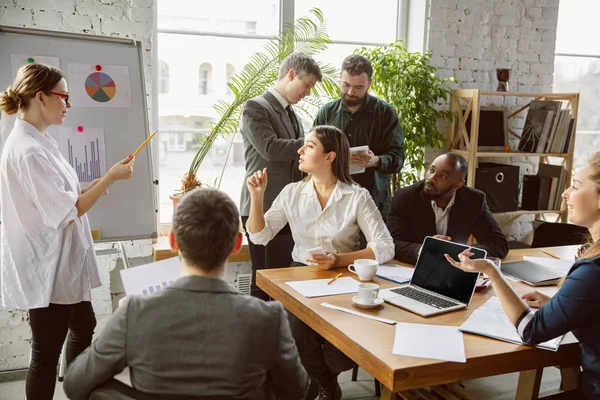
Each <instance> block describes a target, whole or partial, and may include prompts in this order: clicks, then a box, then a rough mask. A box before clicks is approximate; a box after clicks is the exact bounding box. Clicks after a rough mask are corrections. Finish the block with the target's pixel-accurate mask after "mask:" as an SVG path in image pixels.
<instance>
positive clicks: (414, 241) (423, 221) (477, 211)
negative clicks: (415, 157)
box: [387, 153, 508, 265]
mask: <svg viewBox="0 0 600 400" xmlns="http://www.w3.org/2000/svg"><path fill="white" fill-rule="evenodd" d="M467 169H468V164H467V160H466V159H465V158H464V157H463V156H461V155H460V154H456V153H446V154H442V155H441V156H439V157H437V158H436V159H435V160H434V161H433V163H432V164H431V166H430V167H429V169H428V170H427V173H426V174H425V179H424V180H422V181H419V182H417V183H415V184H412V185H410V186H407V187H403V188H400V189H399V190H398V191H397V192H396V193H395V194H394V198H393V200H392V210H391V213H390V215H389V218H388V221H387V226H388V229H389V230H390V233H391V234H392V237H393V238H394V246H395V251H396V253H395V254H396V255H395V259H396V260H399V261H403V262H405V263H409V264H413V265H414V264H416V262H417V258H418V255H419V251H420V249H421V245H422V244H423V240H424V239H425V237H426V236H433V237H437V238H440V239H444V240H452V241H453V242H458V243H467V241H468V240H469V237H470V236H471V235H473V236H474V237H475V240H476V241H477V245H476V247H478V248H481V249H483V250H486V251H487V254H488V256H490V257H499V258H504V257H505V256H506V255H507V254H508V242H507V241H506V237H505V236H504V234H503V233H502V230H501V229H500V226H499V225H498V222H496V220H495V219H494V216H493V215H492V213H491V212H490V210H489V208H488V206H487V203H486V199H485V194H484V193H483V192H481V191H479V190H477V189H475V188H471V187H467V186H465V178H466V176H467Z"/></svg>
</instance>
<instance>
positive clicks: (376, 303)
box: [352, 296, 383, 308]
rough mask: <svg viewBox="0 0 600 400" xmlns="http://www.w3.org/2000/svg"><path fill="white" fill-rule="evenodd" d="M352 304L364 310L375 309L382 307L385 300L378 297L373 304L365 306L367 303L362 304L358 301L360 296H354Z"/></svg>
mask: <svg viewBox="0 0 600 400" xmlns="http://www.w3.org/2000/svg"><path fill="white" fill-rule="evenodd" d="M352 302H353V303H354V304H356V305H357V306H359V307H362V308H375V307H379V306H380V305H382V304H383V299H382V298H381V297H378V298H376V299H375V301H374V302H373V303H372V304H365V303H361V302H360V301H359V300H358V296H354V297H352Z"/></svg>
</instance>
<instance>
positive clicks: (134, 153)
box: [129, 131, 157, 158]
mask: <svg viewBox="0 0 600 400" xmlns="http://www.w3.org/2000/svg"><path fill="white" fill-rule="evenodd" d="M156 132H157V131H154V132H152V135H150V136H148V138H147V139H146V140H144V143H142V144H140V147H138V148H137V150H136V151H134V152H133V154H131V155H130V156H129V158H133V157H135V156H136V155H137V153H139V152H140V150H142V149H143V148H144V146H145V145H146V143H148V142H149V141H150V139H152V138H153V137H154V135H156Z"/></svg>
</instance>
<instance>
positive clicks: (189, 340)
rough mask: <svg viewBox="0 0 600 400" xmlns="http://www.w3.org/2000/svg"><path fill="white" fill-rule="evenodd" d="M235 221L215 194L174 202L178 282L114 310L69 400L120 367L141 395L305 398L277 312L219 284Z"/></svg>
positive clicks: (70, 386)
mask: <svg viewBox="0 0 600 400" xmlns="http://www.w3.org/2000/svg"><path fill="white" fill-rule="evenodd" d="M239 218H240V217H239V214H238V210H237V207H236V206H235V204H234V203H233V201H232V200H231V199H230V198H229V196H227V195H226V194H225V193H223V192H220V191H218V190H215V189H204V188H202V189H196V190H193V191H191V192H189V193H188V194H186V195H185V196H184V197H183V198H182V199H181V201H180V202H179V204H178V206H177V208H176V210H175V214H174V216H173V231H172V232H171V234H170V237H169V239H170V241H171V247H172V249H173V250H174V251H177V252H178V253H179V258H180V260H181V277H180V278H179V279H177V280H176V281H175V282H173V283H172V284H171V285H169V286H167V287H166V288H164V289H162V290H159V291H158V292H156V293H154V294H153V295H149V296H130V297H127V298H126V299H125V301H123V303H122V304H120V305H119V307H118V308H117V310H116V311H115V313H114V314H113V315H112V317H111V318H110V320H109V321H108V323H107V324H106V326H105V328H104V330H103V331H102V332H101V333H100V336H99V337H98V339H97V340H96V341H95V342H93V343H92V344H91V346H90V347H88V348H87V350H85V351H84V352H83V353H82V354H81V355H80V356H78V357H77V358H76V359H75V360H74V361H73V363H72V364H71V365H70V366H69V370H68V372H67V375H66V376H65V381H64V390H65V393H66V394H67V397H68V398H69V399H76V400H87V399H88V398H89V394H90V392H91V391H92V390H93V389H94V388H96V387H98V386H100V385H102V384H103V383H104V382H106V381H107V380H109V379H110V378H112V377H113V376H114V375H115V374H118V373H120V372H121V371H122V370H123V369H124V368H125V367H129V369H130V375H131V382H132V384H133V387H134V388H135V389H137V390H139V391H142V392H146V393H155V394H158V395H168V394H171V395H184V396H196V397H198V398H202V397H204V398H207V397H210V398H236V399H264V398H265V396H264V394H263V393H264V392H263V390H264V388H263V386H264V384H265V381H268V382H270V386H271V390H272V392H273V394H274V396H275V397H276V398H278V399H302V398H303V396H304V394H305V392H306V390H307V388H308V375H307V374H306V371H305V370H304V367H303V366H302V363H301V362H300V358H299V356H298V351H297V349H296V345H295V343H294V339H293V338H292V334H291V331H290V327H289V324H288V319H287V313H286V311H285V310H284V308H283V306H282V305H281V303H279V302H277V301H273V302H264V301H262V300H259V299H257V298H254V297H250V296H244V295H242V294H241V293H240V292H238V291H237V290H236V289H235V288H233V287H232V286H231V285H229V284H228V283H227V282H225V280H224V277H225V266H226V264H227V258H228V256H229V255H230V254H231V253H232V252H237V251H239V249H240V247H241V243H242V234H241V233H240V225H239V224H240V221H239ZM201 396H202V397H201ZM186 398H187V397H186Z"/></svg>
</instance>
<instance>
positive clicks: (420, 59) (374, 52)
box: [355, 41, 455, 193]
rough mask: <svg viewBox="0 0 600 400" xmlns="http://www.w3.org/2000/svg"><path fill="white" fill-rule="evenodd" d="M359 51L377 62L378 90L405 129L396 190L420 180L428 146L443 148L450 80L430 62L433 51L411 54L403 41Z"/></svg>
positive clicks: (375, 80) (372, 62)
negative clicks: (441, 128)
mask: <svg viewBox="0 0 600 400" xmlns="http://www.w3.org/2000/svg"><path fill="white" fill-rule="evenodd" d="M355 53H357V54H361V55H363V56H365V57H366V58H368V59H369V60H370V61H371V64H372V65H373V84H372V86H371V87H372V88H373V90H374V91H375V93H376V94H377V95H378V96H379V97H381V98H383V99H384V100H385V101H387V102H388V103H390V104H391V105H392V106H393V107H394V108H395V109H396V111H397V112H398V115H399V117H400V124H401V125H402V130H403V131H404V154H405V161H404V168H403V170H402V171H401V172H399V173H398V174H396V175H394V176H393V178H392V193H394V192H395V191H396V189H398V188H399V187H401V186H406V185H410V184H412V183H414V182H416V181H418V180H419V179H420V177H421V174H422V172H423V170H424V168H425V148H426V147H434V148H435V147H442V146H443V145H444V140H443V139H444V137H443V135H442V134H441V133H440V132H439V131H438V129H437V127H436V124H437V122H438V120H449V119H450V118H451V114H450V112H449V111H447V106H441V105H440V104H439V103H438V102H440V101H441V100H444V101H447V100H448V98H449V95H450V88H449V84H450V82H455V79H454V78H446V79H442V78H440V77H439V76H438V75H437V73H436V71H437V68H436V67H434V66H431V65H430V64H429V60H430V58H431V52H430V51H427V52H425V53H410V52H409V51H408V50H407V49H406V48H405V47H404V46H403V45H402V42H401V41H397V42H395V43H391V44H390V45H389V46H379V47H376V48H365V47H363V48H361V49H357V50H355Z"/></svg>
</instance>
